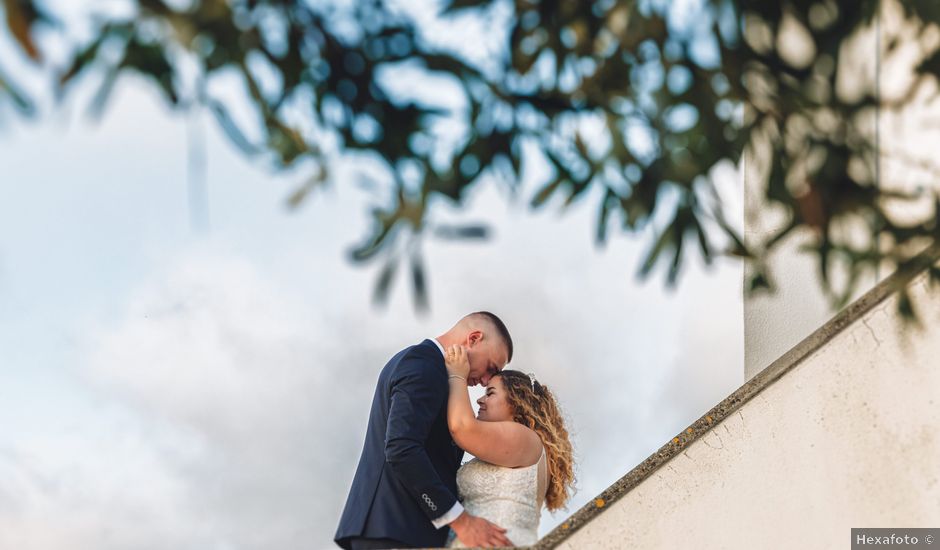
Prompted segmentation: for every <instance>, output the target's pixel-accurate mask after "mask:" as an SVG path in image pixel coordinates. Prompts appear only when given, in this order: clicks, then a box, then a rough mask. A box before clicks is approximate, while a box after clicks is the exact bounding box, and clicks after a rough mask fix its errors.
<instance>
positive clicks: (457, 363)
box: [444, 345, 470, 380]
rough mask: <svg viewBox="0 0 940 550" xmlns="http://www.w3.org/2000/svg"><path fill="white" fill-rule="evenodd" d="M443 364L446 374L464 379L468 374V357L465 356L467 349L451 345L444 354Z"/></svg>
mask: <svg viewBox="0 0 940 550" xmlns="http://www.w3.org/2000/svg"><path fill="white" fill-rule="evenodd" d="M444 365H445V366H446V367H447V374H448V375H451V374H453V375H456V376H459V377H461V378H463V379H464V380H466V379H467V376H468V375H469V374H470V358H469V357H468V356H467V349H466V348H464V347H463V346H457V345H453V346H451V347H450V348H449V349H448V350H447V353H445V354H444Z"/></svg>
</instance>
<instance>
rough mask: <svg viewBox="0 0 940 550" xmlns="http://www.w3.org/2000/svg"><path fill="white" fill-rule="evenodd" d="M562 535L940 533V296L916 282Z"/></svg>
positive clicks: (650, 538)
mask: <svg viewBox="0 0 940 550" xmlns="http://www.w3.org/2000/svg"><path fill="white" fill-rule="evenodd" d="M911 289H912V296H913V298H914V300H915V303H916V304H918V305H919V309H920V311H921V312H922V315H923V321H924V324H925V327H926V328H925V329H924V330H922V331H917V330H914V329H912V328H911V327H909V326H904V325H903V324H902V323H901V322H900V321H899V318H898V315H897V313H896V299H895V298H894V297H891V298H889V299H887V300H885V302H883V303H882V304H881V305H880V306H878V307H876V308H875V309H874V310H872V311H869V312H868V313H866V314H864V315H863V316H862V317H860V318H858V319H857V320H856V321H854V322H853V323H851V324H850V325H848V326H847V327H846V328H845V329H844V330H843V331H841V332H839V333H838V334H836V335H835V336H834V337H833V338H832V339H831V340H830V341H829V342H828V343H827V344H825V345H823V346H822V347H821V348H820V349H818V350H817V351H816V352H814V353H812V354H811V355H809V356H808V357H807V358H806V359H805V360H804V361H803V362H801V363H799V364H798V365H796V366H795V367H793V369H792V370H790V371H788V372H787V373H786V374H784V375H783V376H782V377H781V378H779V379H778V380H777V381H775V382H773V383H771V384H770V385H769V386H767V387H765V388H764V389H763V390H762V391H761V392H760V393H758V394H757V396H756V397H754V399H752V400H750V401H748V402H747V403H745V404H744V405H743V406H742V407H741V408H740V409H739V410H738V412H736V413H734V414H732V415H730V416H729V417H728V418H726V419H725V420H723V421H721V422H720V423H718V424H716V425H715V426H714V428H712V429H711V430H709V431H708V432H707V433H705V434H704V435H703V436H702V438H700V439H698V440H696V441H694V442H693V443H691V444H690V446H689V447H688V448H687V449H686V451H685V452H683V453H681V454H678V455H677V456H675V457H674V458H672V459H671V460H669V461H668V462H666V463H665V464H664V465H663V466H662V467H660V468H658V469H657V470H656V471H654V472H653V473H652V474H651V475H650V476H649V477H648V478H646V479H645V480H644V481H643V482H641V483H640V484H639V485H638V486H637V487H635V488H634V489H633V490H631V491H630V492H628V493H627V494H626V495H624V496H623V497H622V498H621V499H619V500H617V501H616V502H614V503H612V504H609V505H608V506H607V507H606V509H605V510H603V511H601V513H600V514H599V515H598V516H596V517H594V518H593V519H592V520H591V521H589V522H588V523H587V524H586V525H585V526H584V527H582V528H580V529H579V530H577V531H576V532H574V533H573V534H571V535H570V536H569V537H568V538H567V539H566V540H564V541H563V542H562V543H561V545H560V547H562V548H570V549H581V548H683V547H688V548H727V549H738V548H740V549H742V550H744V549H746V550H751V549H753V548H761V549H773V548H781V549H784V548H786V549H790V548H802V549H813V548H819V549H831V548H848V547H849V543H850V529H851V528H852V527H893V526H898V527H900V526H905V527H936V526H937V525H940V359H938V358H940V333H938V332H940V331H938V329H940V292H936V291H935V292H933V293H932V295H931V294H928V292H927V291H926V283H925V279H924V278H923V277H921V278H919V279H917V280H915V282H914V283H912V284H911Z"/></svg>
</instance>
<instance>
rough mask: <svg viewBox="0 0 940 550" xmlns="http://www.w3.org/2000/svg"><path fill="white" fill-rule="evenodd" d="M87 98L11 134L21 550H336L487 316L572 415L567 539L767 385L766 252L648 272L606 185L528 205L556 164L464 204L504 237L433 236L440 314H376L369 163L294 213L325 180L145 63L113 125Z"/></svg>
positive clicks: (404, 307)
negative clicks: (401, 415) (634, 477)
mask: <svg viewBox="0 0 940 550" xmlns="http://www.w3.org/2000/svg"><path fill="white" fill-rule="evenodd" d="M86 104H87V102H86V103H85V104H83V103H82V101H81V100H78V101H72V102H68V103H66V104H65V105H62V106H61V107H59V108H57V109H54V110H51V111H50V113H48V114H46V115H44V116H43V117H41V118H39V119H38V120H34V121H31V122H25V121H17V120H16V119H15V118H11V117H9V116H5V117H4V118H3V119H2V123H3V126H2V127H0V166H2V167H3V169H2V173H0V425H2V426H3V427H4V428H3V430H0V547H2V548H17V549H23V550H34V549H35V550H40V549H42V550H45V549H50V550H51V549H57V550H59V549H76V550H84V549H89V550H90V549H96V550H109V549H134V550H137V549H141V550H143V549H151V548H153V549H157V548H179V549H206V548H207V549H255V548H258V549H260V548H281V549H318V548H330V547H332V536H333V533H334V531H335V527H336V524H337V521H338V518H339V514H340V511H341V509H342V506H343V503H344V502H345V497H346V491H347V490H348V488H349V484H350V482H351V479H352V476H353V473H354V470H355V466H356V463H357V461H358V456H359V451H360V450H361V446H362V441H363V437H364V433H365V424H366V420H367V417H368V411H369V408H370V400H371V395H372V392H373V389H374V384H375V381H376V377H377V374H378V372H379V370H380V369H381V367H382V366H383V365H384V364H385V362H386V361H387V359H388V358H389V357H391V356H392V355H393V354H394V353H396V352H397V351H398V350H400V349H401V348H403V347H405V346H408V345H411V344H414V343H417V342H420V341H421V340H423V339H424V338H427V337H431V336H436V335H438V334H441V333H443V332H444V331H446V330H447V329H448V328H449V327H450V326H451V325H452V324H453V323H454V322H455V321H456V320H457V319H458V318H459V317H460V316H462V315H463V314H465V313H468V312H470V311H475V310H480V309H487V310H490V311H493V312H495V313H497V314H498V315H499V316H500V317H502V318H503V320H504V321H505V322H506V324H507V325H508V327H509V329H510V331H511V333H512V336H513V340H514V342H515V349H516V352H515V356H514V359H513V361H512V363H511V364H510V368H515V369H518V370H523V371H531V372H534V373H535V374H536V375H537V377H538V378H539V380H540V381H542V382H544V383H545V384H547V385H548V386H549V387H551V388H552V389H553V390H554V392H555V394H556V396H557V397H558V399H559V401H560V402H561V405H562V408H563V410H564V412H565V415H566V418H567V421H568V425H569V428H570V430H571V433H572V438H573V442H574V446H575V452H576V461H577V466H576V473H577V475H578V492H577V493H576V495H575V496H574V498H573V499H572V501H571V503H570V504H569V507H568V509H567V510H562V511H560V512H557V513H555V514H548V513H546V514H545V515H544V516H543V521H542V525H541V528H540V532H541V533H542V534H544V533H546V532H547V531H548V530H550V529H551V528H552V527H554V526H555V525H557V524H558V523H560V522H561V521H562V520H563V519H564V518H565V517H567V516H568V515H570V514H571V513H573V512H574V511H576V510H577V509H578V508H579V507H580V506H582V505H583V504H585V503H586V502H588V501H589V500H591V499H592V498H593V497H594V496H595V495H596V494H598V493H599V492H601V491H602V490H603V489H605V488H606V487H607V486H609V485H610V484H611V483H613V482H614V481H616V480H617V479H618V478H620V477H621V476H622V475H624V474H626V473H627V471H629V469H630V468H632V467H634V466H635V465H637V464H639V463H640V462H642V461H643V460H644V459H645V458H646V457H647V456H649V455H650V454H651V453H653V452H654V451H655V450H656V449H658V448H659V447H660V446H661V445H663V444H664V443H666V442H667V441H669V440H670V439H671V438H672V436H673V435H674V434H676V433H678V432H679V431H681V430H682V429H684V428H685V427H686V426H687V425H688V424H690V423H692V422H693V421H694V420H695V419H697V418H698V417H699V416H700V415H701V414H703V413H704V412H705V411H706V410H708V409H709V408H710V407H712V406H714V405H715V404H717V403H718V402H719V401H720V400H721V399H722V398H724V397H725V396H726V395H727V394H729V393H730V392H732V391H733V390H734V389H736V388H737V387H738V386H739V385H740V384H741V383H742V382H743V376H744V366H743V326H742V299H741V282H742V273H741V266H740V265H739V264H737V263H734V262H731V261H725V262H718V263H717V264H716V265H713V266H712V267H711V268H709V269H706V268H704V267H702V266H700V265H697V264H695V262H692V264H690V265H689V266H688V268H687V269H686V271H685V272H684V275H683V277H682V278H681V280H680V285H679V288H678V289H676V290H670V289H667V288H665V286H664V284H663V282H662V280H663V277H662V273H658V276H657V274H654V277H653V278H652V279H651V280H649V281H647V282H645V283H642V282H639V281H637V279H636V277H635V276H634V274H635V272H636V270H637V267H638V265H639V263H640V259H641V258H642V254H643V253H644V252H645V251H646V247H647V246H648V244H649V235H638V236H633V237H623V236H618V237H615V238H614V239H613V240H612V242H610V243H609V245H608V246H607V247H606V248H605V249H602V250H599V249H597V248H596V247H595V246H594V245H593V215H594V208H593V202H592V201H591V199H590V198H589V199H588V200H586V201H584V202H583V203H582V204H580V205H576V206H575V207H573V208H572V209H571V210H569V211H567V212H566V213H564V214H560V213H559V212H558V211H557V210H556V209H551V208H550V209H548V210H547V211H544V212H538V213H531V212H528V210H527V208H526V200H525V198H526V196H531V193H532V191H533V190H534V188H535V187H534V183H533V182H534V181H535V180H537V179H538V177H539V175H540V174H539V170H540V169H539V167H537V166H536V167H534V168H533V169H532V171H531V172H530V173H529V179H530V180H531V181H524V182H523V189H524V192H523V193H522V194H521V195H520V196H519V197H516V198H512V197H507V195H506V193H505V191H504V190H503V189H502V188H501V187H499V186H496V185H490V184H483V185H481V186H479V189H477V190H476V191H475V192H474V194H473V196H472V197H471V198H470V201H469V203H468V207H467V208H466V210H464V211H460V212H457V211H449V210H447V209H446V208H445V209H444V210H443V211H442V214H441V215H447V216H450V217H452V218H453V219H456V220H467V221H485V222H487V223H489V224H490V225H491V227H492V228H493V237H492V238H491V239H490V240H489V241H487V242H483V243H440V242H427V243H425V245H424V252H425V257H426V263H427V265H428V267H429V276H430V280H429V285H430V286H429V296H430V302H431V311H430V312H429V313H428V314H427V315H423V316H422V315H417V314H416V313H415V311H414V308H413V306H412V302H411V295H410V290H409V289H408V287H407V284H406V281H405V280H404V279H398V280H396V281H395V282H394V284H393V287H392V294H391V297H390V300H389V303H388V305H387V307H385V308H376V307H375V306H374V305H373V303H372V289H373V285H374V282H375V277H376V276H377V269H376V268H377V267H378V266H371V267H366V268H363V267H361V266H355V265H353V264H351V263H350V262H349V261H348V260H347V256H348V251H349V249H350V247H351V246H352V245H354V244H356V243H357V242H359V240H360V239H361V238H362V237H363V236H364V235H365V232H366V229H367V228H368V224H369V219H368V217H367V211H366V206H367V204H369V202H368V201H369V200H370V197H371V195H369V194H367V193H366V192H365V191H363V190H361V189H360V188H359V187H358V186H357V185H356V184H355V182H356V181H357V172H356V170H357V166H356V165H355V163H339V164H337V165H336V166H334V167H333V169H332V172H333V180H332V182H331V185H330V186H329V187H328V188H327V189H325V190H323V191H320V192H317V193H315V194H314V195H312V196H311V197H310V198H309V199H308V201H307V202H306V203H305V204H304V205H302V206H301V208H299V209H298V210H295V211H290V210H288V209H287V208H286V207H285V203H286V198H287V197H288V196H289V194H290V193H291V191H292V190H294V189H295V188H296V187H297V185H299V183H300V181H301V180H302V174H299V173H287V174H284V173H276V172H274V171H272V170H270V169H268V168H267V167H265V166H263V165H261V164H259V163H257V162H253V161H252V160H250V159H245V158H243V157H242V156H240V155H239V154H238V153H237V152H236V151H235V150H234V149H233V148H232V147H231V146H230V145H229V144H228V142H227V141H226V139H225V138H224V136H222V135H221V134H220V133H219V132H218V131H217V129H216V128H215V126H214V124H213V123H212V121H211V120H209V119H208V118H207V117H201V118H200V117H195V118H193V117H191V118H186V117H183V116H181V115H179V114H173V113H171V112H169V111H168V110H167V109H166V108H165V106H164V105H163V104H162V102H161V100H160V99H159V98H158V97H156V95H155V94H154V93H153V92H152V91H151V90H150V89H149V88H147V87H146V86H143V85H142V83H141V82H140V81H137V80H135V79H133V78H130V79H126V80H123V81H121V82H120V84H119V85H118V87H117V89H116V91H115V94H114V96H113V98H112V103H111V105H110V107H109V108H108V110H107V112H106V114H105V115H104V117H103V118H102V120H101V121H99V122H95V121H93V120H91V119H90V118H89V117H88V116H87V112H86V109H85V105H86ZM194 125H195V126H196V127H197V128H201V129H202V131H203V132H204V134H205V136H206V142H205V147H206V158H207V163H208V164H207V174H206V176H207V178H206V181H207V185H208V216H207V219H206V220H205V221H206V222H207V223H205V224H197V226H195V227H194V225H193V224H192V223H191V220H190V211H189V206H188V202H187V193H188V191H187V154H188V150H189V145H190V141H189V140H190V138H191V135H192V132H191V129H192V127H193V126H194ZM727 179H728V181H729V182H730V183H729V189H730V192H731V193H732V195H733V194H734V193H735V192H736V188H735V182H736V181H737V180H736V178H734V177H733V175H731V176H729V177H728V178H727ZM475 395H476V394H475Z"/></svg>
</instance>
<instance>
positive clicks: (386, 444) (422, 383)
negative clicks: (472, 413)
mask: <svg viewBox="0 0 940 550" xmlns="http://www.w3.org/2000/svg"><path fill="white" fill-rule="evenodd" d="M448 391H449V387H448V383H447V369H446V368H445V366H444V357H443V356H442V355H441V351H440V350H439V349H438V347H437V345H436V344H435V343H434V342H432V341H431V340H425V341H424V342H422V343H420V344H418V345H416V346H411V347H409V348H407V349H404V350H402V351H400V352H398V354H396V355H395V356H394V357H392V359H391V360H390V361H389V362H388V364H386V365H385V367H384V368H383V369H382V372H381V374H379V381H378V384H377V385H376V388H375V395H374V397H373V398H372V412H371V413H370V414H369V425H368V427H367V429H366V440H365V444H364V445H363V448H362V456H360V458H359V467H358V468H357V469H356V476H355V478H353V483H352V488H350V490H349V496H348V497H346V507H345V508H344V509H343V515H342V517H341V518H340V522H339V528H338V529H337V530H336V536H335V537H334V540H335V541H336V543H337V544H339V545H340V546H342V547H343V548H349V539H351V538H355V537H366V538H386V539H394V540H397V541H401V542H404V543H407V544H410V545H412V546H416V547H425V548H427V547H440V546H443V545H444V542H445V539H446V538H447V531H448V529H447V528H446V527H444V528H441V529H436V528H435V527H434V525H433V524H432V523H431V520H433V519H437V518H439V517H441V516H442V515H444V514H445V513H447V512H448V511H449V510H450V509H451V507H453V505H454V503H456V502H457V497H456V495H457V479H456V476H457V468H458V467H460V460H461V459H462V458H463V451H462V450H461V449H460V448H459V447H457V446H456V444H454V441H453V439H452V438H451V436H450V430H448V428H447V396H448Z"/></svg>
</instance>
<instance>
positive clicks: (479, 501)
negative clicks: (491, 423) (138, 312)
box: [448, 448, 547, 548]
mask: <svg viewBox="0 0 940 550" xmlns="http://www.w3.org/2000/svg"><path fill="white" fill-rule="evenodd" d="M546 479H547V470H546V465H545V449H544V448H543V449H542V456H540V457H539V460H538V462H536V463H535V464H533V465H531V466H524V467H522V468H506V467H503V466H496V465H495V464H490V463H489V462H483V461H482V460H480V459H478V458H474V459H473V460H471V461H470V462H467V463H466V464H464V465H463V466H461V467H460V470H458V471H457V488H458V489H459V490H460V496H461V497H462V499H463V501H462V504H463V507H464V508H465V509H466V510H467V512H468V513H470V514H472V515H474V516H478V517H481V518H484V519H486V520H489V521H491V522H492V523H495V524H496V525H499V526H500V527H502V528H503V529H506V538H508V539H509V540H510V542H512V544H513V545H514V546H530V545H532V544H535V543H536V542H537V541H538V530H539V516H540V515H541V511H542V501H543V499H544V498H545V489H546V485H547V484H546ZM448 546H449V547H451V548H465V546H464V545H463V543H461V542H460V540H458V539H456V538H455V539H453V540H451V541H450V544H449V545H448Z"/></svg>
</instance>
